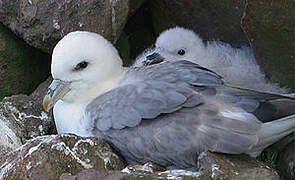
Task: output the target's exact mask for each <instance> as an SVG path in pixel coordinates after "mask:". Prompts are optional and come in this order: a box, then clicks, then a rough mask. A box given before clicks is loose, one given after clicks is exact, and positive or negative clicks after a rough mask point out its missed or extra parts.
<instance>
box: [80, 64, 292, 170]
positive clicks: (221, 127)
mask: <svg viewBox="0 0 295 180" xmlns="http://www.w3.org/2000/svg"><path fill="white" fill-rule="evenodd" d="M277 101H283V102H285V103H289V104H292V106H294V105H295V101H294V99H292V98H288V97H285V96H281V95H275V94H269V93H260V92H255V91H251V90H244V89H238V88H233V87H228V86H226V85H224V84H223V81H222V79H221V77H220V76H219V75H218V74H216V73H214V72H212V71H210V70H208V69H206V68H203V67H201V66H199V65H197V64H194V63H191V62H188V61H174V62H164V63H161V64H156V65H151V66H148V67H143V68H131V69H130V70H129V71H128V72H127V73H126V75H125V77H124V79H122V80H121V82H120V85H119V86H118V87H117V88H115V89H113V90H111V91H109V92H107V93H105V94H104V95H102V96H99V97H97V98H96V99H94V100H93V101H92V102H91V103H90V104H89V105H88V106H87V107H86V115H87V116H88V117H89V118H90V119H92V120H93V127H94V128H93V129H92V131H93V133H94V134H97V135H100V136H103V137H104V138H105V139H106V140H107V141H108V142H109V143H111V144H112V145H113V147H114V148H116V149H117V150H118V151H119V152H120V153H121V154H122V155H123V156H124V157H125V158H126V160H127V161H128V162H129V163H145V162H148V161H153V162H155V163H158V164H160V165H163V166H171V165H177V166H179V167H192V166H197V157H198V155H199V153H201V152H203V151H207V150H210V151H213V152H222V153H232V154H240V153H248V154H251V155H254V156H256V155H257V154H259V153H260V152H261V151H262V150H263V148H265V147H266V146H268V145H270V144H271V143H274V142H275V141H276V140H277V139H279V138H282V137H283V136H284V135H283V136H280V133H279V132H284V130H286V128H288V129H294V128H295V120H294V119H292V118H290V119H291V120H290V119H289V121H288V122H289V125H290V126H289V127H287V126H285V127H283V128H278V125H277V123H274V125H275V127H276V128H272V124H271V123H272V122H276V121H277V120H276V119H275V118H280V117H285V116H286V115H289V114H292V113H293V114H294V110H293V111H290V110H287V111H285V110H284V108H281V106H280V103H277ZM270 106H271V107H272V108H271V109H275V111H274V112H275V113H273V114H272V113H271V112H268V111H269V107H270ZM264 114H266V116H264ZM286 121H287V120H286ZM264 122H267V123H268V125H264V124H265V123H264ZM285 124H286V123H285ZM287 124H288V123H287ZM264 127H265V129H263V128H264ZM291 127H292V128H291ZM274 130H275V131H276V132H273V133H274V134H276V135H275V136H274V137H272V136H271V135H272V132H271V131H274ZM265 134H269V137H268V138H267V140H265Z"/></svg>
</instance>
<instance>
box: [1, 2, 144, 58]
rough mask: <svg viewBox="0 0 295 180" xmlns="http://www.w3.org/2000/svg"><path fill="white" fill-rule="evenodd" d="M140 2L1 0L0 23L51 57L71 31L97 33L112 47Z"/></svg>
mask: <svg viewBox="0 0 295 180" xmlns="http://www.w3.org/2000/svg"><path fill="white" fill-rule="evenodd" d="M133 1H134V2H133ZM142 2H144V0H140V1H137V0H136V1H135V0H128V1H127V0H115V1H110V0H103V1H101V0H90V1H87V0H81V1H75V0H67V1H64V0H56V1H47V0H19V1H10V0H2V1H1V4H0V5H1V6H0V12H1V16H0V17H1V18H0V20H1V21H2V22H3V23H4V24H5V25H6V26H8V27H9V28H10V29H11V30H12V31H13V32H14V33H16V34H17V35H18V36H19V37H21V38H23V39H24V40H25V41H26V42H27V43H28V44H30V45H31V46H34V47H36V48H39V49H41V50H43V51H44V52H48V53H51V52H52V49H53V47H54V46H55V44H56V43H57V41H58V40H60V39H61V38H62V37H63V36H64V35H66V34H67V33H69V32H71V31H75V30H87V31H92V32H97V33H99V34H102V35H103V36H104V37H106V38H107V39H108V40H110V41H112V42H113V43H115V42H116V41H117V40H118V38H119V36H120V34H121V32H122V30H123V28H124V25H125V22H126V18H127V17H128V13H129V10H130V9H131V11H132V12H134V11H135V8H138V7H139V6H140V5H141V3H142ZM129 5H130V7H129Z"/></svg>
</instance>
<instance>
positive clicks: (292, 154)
mask: <svg viewBox="0 0 295 180" xmlns="http://www.w3.org/2000/svg"><path fill="white" fill-rule="evenodd" d="M277 167H278V169H279V173H280V175H281V176H282V177H283V179H295V141H293V142H291V143H289V144H288V145H287V146H286V147H285V148H284V149H283V150H282V151H281V152H280V153H279V156H278V161H277Z"/></svg>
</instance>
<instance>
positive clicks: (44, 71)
mask: <svg viewBox="0 0 295 180" xmlns="http://www.w3.org/2000/svg"><path fill="white" fill-rule="evenodd" d="M0 2H1V1H0ZM0 4H1V3H0ZM49 67H50V57H49V55H47V54H45V53H41V52H40V51H38V50H36V49H34V48H32V47H29V46H28V45H27V44H25V43H24V42H23V41H22V40H20V39H18V38H17V37H16V36H15V35H14V34H13V33H12V32H10V31H9V30H8V29H6V28H5V27H4V26H3V25H2V24H1V23H0V82H1V83H0V101H1V100H2V98H3V97H4V96H10V95H13V94H19V93H24V94H30V93H32V91H34V90H35V88H36V87H37V86H38V85H39V83H41V82H43V81H44V80H45V79H46V78H47V77H48V75H49Z"/></svg>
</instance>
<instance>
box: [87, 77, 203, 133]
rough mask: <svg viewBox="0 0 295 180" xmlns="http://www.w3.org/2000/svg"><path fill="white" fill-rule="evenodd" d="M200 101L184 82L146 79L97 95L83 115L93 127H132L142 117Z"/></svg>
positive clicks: (171, 110)
mask: <svg viewBox="0 0 295 180" xmlns="http://www.w3.org/2000/svg"><path fill="white" fill-rule="evenodd" d="M201 102H202V99H201V96H200V95H199V94H198V93H197V92H196V91H194V90H193V89H191V88H190V87H189V85H188V84H186V85H176V84H172V83H168V82H163V81H155V80H148V81H144V82H137V83H133V84H127V85H123V86H121V87H118V88H116V89H114V90H111V91H109V92H107V93H105V94H104V95H102V96H99V97H97V98H96V99H94V100H93V101H92V102H91V103H90V104H89V105H88V106H87V107H86V115H87V116H88V117H89V118H90V119H92V120H93V121H94V122H93V123H94V127H96V128H98V129H99V130H101V131H106V130H108V129H123V128H125V127H135V126H136V125H138V124H139V123H140V122H141V120H142V119H154V118H156V117H157V116H159V115H160V114H162V113H170V112H174V111H176V110H178V109H181V108H182V107H193V106H196V105H198V104H200V103H201Z"/></svg>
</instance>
